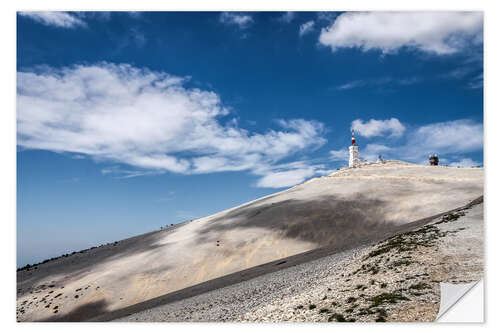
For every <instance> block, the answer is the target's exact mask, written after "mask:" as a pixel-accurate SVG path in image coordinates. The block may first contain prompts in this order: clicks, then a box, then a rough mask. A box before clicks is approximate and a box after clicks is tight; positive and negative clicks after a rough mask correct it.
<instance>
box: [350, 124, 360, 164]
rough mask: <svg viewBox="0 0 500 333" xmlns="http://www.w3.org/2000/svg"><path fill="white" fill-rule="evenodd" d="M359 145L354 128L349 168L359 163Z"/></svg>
mask: <svg viewBox="0 0 500 333" xmlns="http://www.w3.org/2000/svg"><path fill="white" fill-rule="evenodd" d="M358 153H359V147H358V145H357V144H356V139H355V138H354V130H352V138H351V145H350V146H349V168H352V167H355V166H357V165H358V163H359V158H358Z"/></svg>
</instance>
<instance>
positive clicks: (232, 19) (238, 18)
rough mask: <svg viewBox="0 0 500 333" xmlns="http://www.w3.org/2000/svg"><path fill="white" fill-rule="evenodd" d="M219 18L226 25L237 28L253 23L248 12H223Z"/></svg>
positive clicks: (244, 27)
mask: <svg viewBox="0 0 500 333" xmlns="http://www.w3.org/2000/svg"><path fill="white" fill-rule="evenodd" d="M219 20H220V21H221V22H222V23H224V24H228V25H234V26H236V27H238V28H239V29H246V28H248V27H249V26H250V25H251V24H252V23H253V18H252V16H250V15H249V14H242V13H234V12H223V13H221V14H220V17H219Z"/></svg>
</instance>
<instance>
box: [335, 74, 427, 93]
mask: <svg viewBox="0 0 500 333" xmlns="http://www.w3.org/2000/svg"><path fill="white" fill-rule="evenodd" d="M419 82H421V79H420V78H418V77H416V76H414V77H407V78H393V77H389V76H386V77H382V78H376V79H363V80H353V81H350V82H346V83H343V84H341V85H339V86H336V87H335V89H336V90H351V89H355V88H362V87H384V86H389V87H396V86H409V85H412V84H417V83H419Z"/></svg>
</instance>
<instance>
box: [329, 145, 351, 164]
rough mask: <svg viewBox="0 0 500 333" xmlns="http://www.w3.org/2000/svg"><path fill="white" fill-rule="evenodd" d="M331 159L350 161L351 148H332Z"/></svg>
mask: <svg viewBox="0 0 500 333" xmlns="http://www.w3.org/2000/svg"><path fill="white" fill-rule="evenodd" d="M329 154H330V159H331V160H332V161H348V160H349V150H347V148H343V149H339V150H330V152H329Z"/></svg>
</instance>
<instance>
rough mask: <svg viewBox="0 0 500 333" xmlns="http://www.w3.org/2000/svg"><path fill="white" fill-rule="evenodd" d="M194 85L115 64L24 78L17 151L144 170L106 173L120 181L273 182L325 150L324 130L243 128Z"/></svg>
mask: <svg viewBox="0 0 500 333" xmlns="http://www.w3.org/2000/svg"><path fill="white" fill-rule="evenodd" d="M188 79H189V78H183V77H177V76H172V75H169V74H167V73H163V72H154V71H150V70H148V69H139V68H135V67H133V66H130V65H127V64H121V65H115V64H110V63H101V64H97V65H89V66H84V65H79V66H73V67H67V68H62V69H53V68H50V67H48V68H45V70H44V72H39V73H36V72H18V74H17V124H18V145H19V146H21V147H23V148H27V149H44V150H51V151H56V152H70V153H74V154H81V155H88V156H90V157H92V158H94V159H95V160H98V161H100V160H106V161H115V162H118V163H124V164H128V165H130V166H132V167H136V168H140V169H141V170H139V171H131V172H128V171H124V170H121V169H119V170H116V169H115V170H108V171H103V173H106V172H107V173H114V174H117V175H119V176H121V177H134V176H138V175H142V174H150V173H152V172H155V173H162V172H167V171H170V172H176V173H183V174H193V173H209V172H218V171H243V170H246V171H250V172H252V173H254V174H259V175H264V176H265V175H267V172H265V171H263V170H265V169H267V170H268V172H274V171H275V169H273V168H275V166H276V165H277V163H278V162H279V161H280V160H282V159H284V158H286V157H290V156H291V155H293V154H295V153H297V152H300V151H304V150H307V151H310V150H314V149H316V148H318V147H320V146H321V145H323V144H324V143H325V142H326V140H325V139H324V138H323V137H322V134H323V131H324V128H323V124H322V123H319V122H316V121H307V120H303V119H292V120H279V121H277V125H278V126H279V127H280V129H279V130H274V129H270V130H268V131H266V132H265V133H251V132H249V131H248V130H245V129H243V128H240V127H238V123H237V122H236V121H231V120H227V117H229V116H230V114H229V112H228V110H227V109H226V108H225V107H224V106H223V105H222V103H221V101H220V97H219V96H218V95H217V94H216V93H214V92H211V91H204V90H200V89H187V88H185V87H184V86H183V84H184V83H185V81H186V80H188ZM223 117H226V118H224V119H226V120H227V121H224V122H222V121H221V118H223ZM223 123H224V125H223ZM290 168H293V169H297V167H296V166H293V167H292V166H290ZM282 169H283V168H282ZM285 171H286V170H285ZM141 173H142V174H141ZM290 176H291V177H292V176H293V177H292V178H293V179H297V177H296V176H295V175H293V174H290ZM265 183H266V182H263V184H265Z"/></svg>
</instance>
